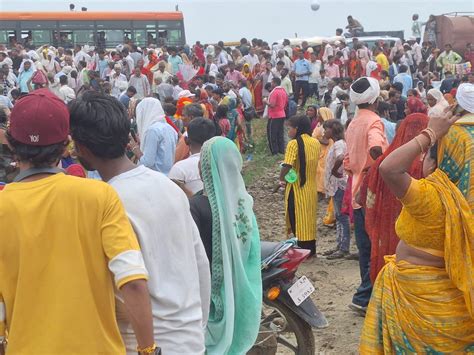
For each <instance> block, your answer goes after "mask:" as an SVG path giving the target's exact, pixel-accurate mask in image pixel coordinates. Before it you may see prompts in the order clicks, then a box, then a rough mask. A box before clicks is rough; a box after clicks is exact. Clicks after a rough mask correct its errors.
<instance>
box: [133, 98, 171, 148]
mask: <svg viewBox="0 0 474 355" xmlns="http://www.w3.org/2000/svg"><path fill="white" fill-rule="evenodd" d="M136 115H137V131H138V136H139V137H140V145H141V148H142V149H143V143H144V141H145V134H146V131H147V130H148V128H150V126H151V125H152V124H153V123H155V122H166V120H165V111H163V106H161V102H160V100H158V99H155V98H154V97H147V98H144V99H143V100H142V101H140V103H139V104H138V105H137V108H136Z"/></svg>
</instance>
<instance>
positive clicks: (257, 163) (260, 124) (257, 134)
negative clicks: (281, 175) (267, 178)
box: [243, 118, 283, 186]
mask: <svg viewBox="0 0 474 355" xmlns="http://www.w3.org/2000/svg"><path fill="white" fill-rule="evenodd" d="M252 129H253V132H252V135H253V141H254V151H253V160H251V161H248V162H245V164H244V168H243V177H244V181H245V185H246V186H251V185H253V184H254V183H255V182H256V181H258V180H259V179H260V178H261V177H262V176H264V175H265V171H266V170H267V169H268V168H272V167H273V168H274V169H275V170H277V169H278V167H277V163H278V162H279V161H280V160H282V159H283V156H282V155H271V154H270V149H269V148H268V141H267V119H266V118H260V119H254V120H253V121H252Z"/></svg>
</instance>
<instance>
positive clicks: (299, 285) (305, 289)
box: [288, 276, 314, 306]
mask: <svg viewBox="0 0 474 355" xmlns="http://www.w3.org/2000/svg"><path fill="white" fill-rule="evenodd" d="M313 292H314V286H313V284H312V283H311V281H309V280H308V278H307V277H306V276H302V277H300V278H299V279H298V280H297V281H296V282H295V283H294V284H293V286H291V287H290V288H289V289H288V294H289V295H290V297H291V299H292V300H293V302H295V305H297V306H299V305H300V304H301V303H303V301H304V300H305V299H307V298H308V297H309V296H310V295H311V294H312V293H313Z"/></svg>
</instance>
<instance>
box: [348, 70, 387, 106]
mask: <svg viewBox="0 0 474 355" xmlns="http://www.w3.org/2000/svg"><path fill="white" fill-rule="evenodd" d="M363 79H367V80H368V81H369V84H370V87H369V88H367V90H365V91H364V92H363V93H360V94H359V93H357V92H355V91H354V90H353V89H352V87H353V86H354V84H355V83H357V82H358V81H359V80H363ZM379 95H380V85H379V82H378V80H377V79H374V78H370V77H365V76H364V77H362V78H359V79H357V80H356V81H354V83H352V85H351V91H350V98H351V101H352V102H353V103H354V104H356V105H361V104H373V103H374V102H375V101H376V100H377V98H378V97H379Z"/></svg>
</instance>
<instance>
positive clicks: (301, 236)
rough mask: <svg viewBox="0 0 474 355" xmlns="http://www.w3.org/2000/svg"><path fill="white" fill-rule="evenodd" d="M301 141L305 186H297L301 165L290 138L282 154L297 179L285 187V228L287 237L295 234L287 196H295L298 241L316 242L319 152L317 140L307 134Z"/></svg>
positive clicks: (296, 150) (296, 144) (319, 147)
mask: <svg viewBox="0 0 474 355" xmlns="http://www.w3.org/2000/svg"><path fill="white" fill-rule="evenodd" d="M301 137H302V138H303V142H304V147H305V155H306V183H305V185H304V186H303V187H301V186H300V162H299V157H298V143H297V142H296V139H292V140H291V141H290V142H289V143H288V146H287V147H286V152H285V161H284V162H283V163H284V164H287V165H291V166H292V167H293V169H294V170H295V171H296V172H297V174H298V180H297V181H296V182H295V183H293V184H287V185H286V191H285V211H286V214H285V215H286V227H287V232H288V234H291V233H292V232H294V231H293V230H292V228H291V224H290V213H292V212H293V211H290V210H289V207H291V205H290V206H289V203H288V201H289V197H290V193H291V192H293V194H294V215H295V220H296V223H295V224H296V226H295V227H296V228H295V229H296V232H294V234H295V237H297V238H298V240H300V241H312V240H315V239H316V210H317V207H318V189H317V170H318V161H319V156H320V152H321V145H320V143H319V141H318V140H316V139H315V138H312V137H310V136H309V135H307V134H304V135H302V136H301Z"/></svg>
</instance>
